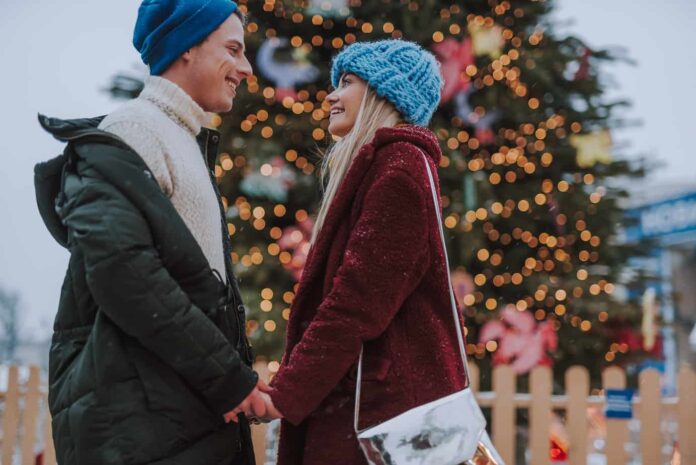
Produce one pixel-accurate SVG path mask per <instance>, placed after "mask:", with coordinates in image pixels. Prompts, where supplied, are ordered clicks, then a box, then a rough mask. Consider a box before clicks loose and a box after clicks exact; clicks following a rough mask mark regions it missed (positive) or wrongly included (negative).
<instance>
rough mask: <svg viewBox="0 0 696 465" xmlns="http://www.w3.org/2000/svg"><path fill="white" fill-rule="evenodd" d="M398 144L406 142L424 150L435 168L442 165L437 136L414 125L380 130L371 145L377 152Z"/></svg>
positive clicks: (402, 125)
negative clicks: (387, 146)
mask: <svg viewBox="0 0 696 465" xmlns="http://www.w3.org/2000/svg"><path fill="white" fill-rule="evenodd" d="M396 142H406V143H410V144H413V145H415V146H417V147H418V148H420V149H421V150H423V151H424V152H425V153H426V154H427V155H428V156H429V157H430V158H432V160H433V161H434V162H435V166H438V165H439V164H440V159H441V158H442V150H441V149H440V144H439V143H438V141H437V136H436V135H435V134H434V133H433V131H431V130H430V129H428V128H425V127H423V126H416V125H413V124H400V125H398V126H395V127H389V128H380V129H378V130H377V132H376V133H375V137H374V139H372V142H371V144H372V145H373V146H374V149H375V151H377V150H379V149H380V148H382V147H384V146H386V145H389V144H393V143H396Z"/></svg>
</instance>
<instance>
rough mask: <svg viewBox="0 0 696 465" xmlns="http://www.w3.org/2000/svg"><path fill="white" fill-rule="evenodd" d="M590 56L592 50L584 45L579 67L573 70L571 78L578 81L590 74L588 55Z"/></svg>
mask: <svg viewBox="0 0 696 465" xmlns="http://www.w3.org/2000/svg"><path fill="white" fill-rule="evenodd" d="M591 56H592V50H590V49H589V48H587V47H584V49H583V51H582V56H581V57H580V67H579V68H578V70H577V71H576V72H575V76H573V80H575V81H580V80H582V79H587V77H588V76H589V75H590V57H591Z"/></svg>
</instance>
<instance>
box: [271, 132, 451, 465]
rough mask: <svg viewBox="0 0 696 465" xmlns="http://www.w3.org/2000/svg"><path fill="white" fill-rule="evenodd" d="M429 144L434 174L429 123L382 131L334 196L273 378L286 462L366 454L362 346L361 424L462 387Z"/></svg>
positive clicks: (342, 460) (357, 460)
mask: <svg viewBox="0 0 696 465" xmlns="http://www.w3.org/2000/svg"><path fill="white" fill-rule="evenodd" d="M419 149H420V150H419ZM423 151H425V153H426V154H427V155H428V157H429V163H430V166H431V169H432V172H433V175H436V166H437V165H438V164H439V161H440V157H441V152H440V147H439V145H438V141H437V138H436V137H435V135H434V134H433V133H432V132H431V131H430V130H428V129H425V128H422V127H417V126H410V125H405V126H399V127H396V128H382V129H380V130H378V131H377V134H376V135H375V138H374V139H373V140H372V142H371V143H369V144H367V145H365V146H363V147H362V148H361V149H360V152H359V153H358V155H357V157H356V159H355V160H354V162H353V165H352V166H351V168H350V169H349V171H348V173H347V175H346V177H345V179H344V182H343V183H342V184H341V186H340V188H339V191H338V192H337V194H336V197H335V198H334V201H333V203H332V205H331V208H330V209H329V212H328V215H327V218H326V221H325V223H324V227H323V228H322V230H321V232H320V234H319V237H318V238H317V242H316V244H315V246H314V247H313V248H312V250H311V251H310V253H309V256H308V258H307V263H306V265H305V270H304V273H303V275H302V278H301V281H300V286H299V289H298V291H297V295H296V297H295V300H294V302H293V304H292V307H291V311H290V320H289V322H288V332H287V346H286V352H285V356H284V357H283V361H282V363H281V366H280V370H279V371H278V374H277V375H276V377H275V378H274V380H273V382H272V387H273V391H272V393H271V397H272V399H273V402H274V404H275V405H276V407H277V408H278V410H280V412H281V413H283V415H284V416H285V419H284V420H283V422H282V426H281V438H280V447H279V454H278V455H279V456H278V465H300V464H303V465H329V464H331V465H333V464H341V465H352V464H355V465H364V464H366V463H367V462H366V460H365V459H364V457H363V455H362V452H361V451H360V449H359V445H358V442H357V440H356V438H355V433H354V431H353V403H354V399H355V375H356V362H357V359H358V356H359V353H360V347H361V345H362V344H364V345H365V355H364V357H365V360H364V365H363V391H362V402H361V416H360V428H361V429H362V428H365V427H367V426H372V425H375V424H377V423H380V422H383V421H385V420H387V419H389V418H392V417H394V416H396V415H398V414H400V413H402V412H404V411H406V410H408V409H411V408H413V407H416V406H418V405H421V404H424V403H426V402H430V401H432V400H435V399H437V398H439V397H442V396H445V395H448V394H451V393H453V392H455V391H457V390H460V389H462V388H463V387H464V384H465V375H464V369H463V367H462V362H461V357H460V355H459V351H458V349H457V339H456V332H455V326H454V321H453V318H452V310H451V304H450V300H449V294H448V292H449V291H448V287H447V275H446V274H445V268H446V266H445V262H444V255H443V253H442V245H441V240H440V236H439V232H438V229H437V228H438V225H437V219H436V216H435V210H434V205H433V200H432V194H431V191H430V184H429V181H428V175H427V172H426V170H425V166H424V163H423V155H422V154H423ZM435 179H436V180H437V177H436V178H435Z"/></svg>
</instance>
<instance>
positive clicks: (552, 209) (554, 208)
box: [546, 194, 566, 236]
mask: <svg viewBox="0 0 696 465" xmlns="http://www.w3.org/2000/svg"><path fill="white" fill-rule="evenodd" d="M546 205H547V206H548V207H549V214H550V215H551V218H553V224H554V225H555V227H556V234H558V236H565V233H566V228H565V223H562V222H561V221H559V219H560V218H559V217H560V216H561V209H560V207H559V205H558V200H556V197H554V196H553V194H546Z"/></svg>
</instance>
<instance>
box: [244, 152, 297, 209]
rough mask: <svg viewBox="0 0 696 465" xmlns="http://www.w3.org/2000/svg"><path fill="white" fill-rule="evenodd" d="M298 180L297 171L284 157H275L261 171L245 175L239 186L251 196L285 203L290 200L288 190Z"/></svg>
mask: <svg viewBox="0 0 696 465" xmlns="http://www.w3.org/2000/svg"><path fill="white" fill-rule="evenodd" d="M296 181H297V174H296V173H295V171H294V170H293V169H292V168H291V167H290V166H289V165H288V164H287V163H285V161H284V160H283V159H282V158H280V157H273V159H272V160H271V163H270V164H266V165H263V166H262V167H261V170H260V171H258V172H254V173H250V174H248V175H247V176H245V177H244V179H243V180H242V182H241V183H240V185H239V188H240V190H241V191H242V192H244V193H245V194H246V195H248V196H250V197H256V198H259V197H261V198H267V199H269V200H272V201H274V202H279V203H284V202H287V201H288V191H289V190H290V189H291V188H292V187H293V186H294V185H295V182H296Z"/></svg>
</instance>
